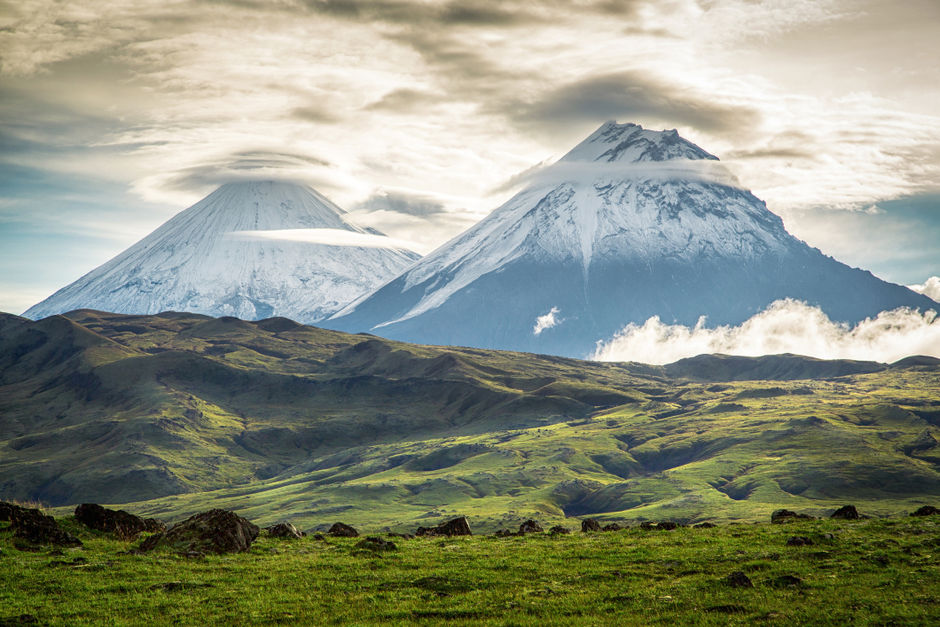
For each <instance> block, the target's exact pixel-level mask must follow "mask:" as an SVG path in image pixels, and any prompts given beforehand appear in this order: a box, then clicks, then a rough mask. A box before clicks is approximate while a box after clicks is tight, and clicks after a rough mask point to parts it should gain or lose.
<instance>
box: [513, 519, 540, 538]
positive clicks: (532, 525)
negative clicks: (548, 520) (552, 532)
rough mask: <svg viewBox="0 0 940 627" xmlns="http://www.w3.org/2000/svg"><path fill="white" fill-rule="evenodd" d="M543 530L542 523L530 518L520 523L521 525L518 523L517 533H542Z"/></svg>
mask: <svg viewBox="0 0 940 627" xmlns="http://www.w3.org/2000/svg"><path fill="white" fill-rule="evenodd" d="M543 531H545V530H544V529H542V525H540V524H538V523H537V522H536V521H534V520H532V519H531V518H530V519H529V520H527V521H525V522H524V523H522V524H521V525H519V535H523V534H526V533H542V532H543Z"/></svg>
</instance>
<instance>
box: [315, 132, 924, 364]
mask: <svg viewBox="0 0 940 627" xmlns="http://www.w3.org/2000/svg"><path fill="white" fill-rule="evenodd" d="M784 297H791V298H796V299H800V300H805V301H808V302H809V303H811V304H816V305H819V306H821V307H822V308H823V310H824V311H826V313H827V314H829V315H830V317H832V318H833V319H836V320H845V321H856V320H860V319H862V318H864V317H867V316H872V315H875V314H876V313H877V312H879V311H882V310H884V309H891V308H895V307H898V306H902V305H906V306H911V307H920V308H927V307H929V303H930V301H929V300H928V299H926V298H925V297H923V296H920V295H918V294H915V293H914V292H912V291H910V290H908V289H907V288H904V287H901V286H898V285H893V284H890V283H886V282H884V281H882V280H880V279H878V278H876V277H874V276H872V275H871V274H870V273H868V272H865V271H862V270H858V269H853V268H850V267H848V266H846V265H844V264H842V263H839V262H837V261H835V260H834V259H832V258H830V257H827V256H825V255H823V254H822V253H820V252H819V251H818V250H816V249H813V248H810V247H809V246H807V245H806V244H804V243H803V242H801V241H799V240H797V239H796V238H794V237H793V236H791V235H790V234H789V233H787V231H786V230H785V229H784V226H783V222H782V221H781V219H780V218H779V217H778V216H776V215H775V214H773V213H772V212H770V211H769V210H768V209H767V207H766V206H765V204H764V203H763V202H762V201H761V200H759V199H758V198H756V197H755V196H754V195H752V194H751V193H750V192H748V191H746V190H743V189H741V188H740V187H739V186H738V185H737V183H736V181H734V179H733V177H731V175H730V174H728V173H727V172H726V171H724V170H723V169H722V168H721V165H720V164H719V163H718V160H717V158H716V157H714V156H713V155H710V154H709V153H707V152H705V151H704V150H702V149H701V148H699V147H698V146H696V145H694V144H692V143H690V142H688V141H686V140H685V139H683V138H682V137H680V136H679V135H678V133H677V132H676V131H675V130H672V131H661V132H657V131H650V130H646V129H643V128H642V127H640V126H637V125H634V124H616V123H614V122H608V123H606V124H604V125H603V126H601V127H600V128H599V129H598V130H597V131H595V132H594V133H593V134H591V135H590V136H589V137H588V138H587V139H585V140H584V141H583V142H582V143H580V144H579V145H578V146H576V147H575V148H574V149H573V150H571V152H569V153H568V154H567V155H565V156H564V157H563V158H562V159H561V160H560V161H558V162H557V163H555V164H554V165H552V166H550V167H548V168H546V169H545V170H543V171H542V172H539V173H537V174H535V175H534V176H533V177H532V180H531V181H530V183H529V185H528V187H526V188H525V189H524V190H523V191H521V192H520V193H518V194H517V195H516V196H514V197H513V198H512V199H510V200H509V201H508V202H507V203H505V204H504V205H502V206H501V207H499V208H498V209H496V210H495V211H494V212H493V213H491V214H490V215H489V216H488V217H487V218H486V219H484V220H483V221H481V222H480V223H479V224H477V225H476V226H474V227H472V228H471V229H469V230H468V231H466V232H464V233H463V234H461V235H459V236H458V237H456V238H454V239H452V240H451V241H449V242H447V243H446V244H444V245H443V246H441V247H440V248H438V249H437V250H435V251H434V252H432V253H431V254H429V255H428V256H426V257H425V258H423V259H422V260H421V261H420V262H418V263H416V264H415V265H414V266H413V267H412V268H411V269H409V270H407V271H406V272H405V273H404V274H402V275H401V276H400V277H398V278H397V279H395V280H394V281H391V282H390V283H388V284H387V285H385V286H383V287H382V288H380V289H379V290H377V291H376V292H375V293H373V294H371V295H369V296H366V297H363V298H362V299H360V300H359V301H357V302H355V303H353V304H352V305H350V306H348V307H346V308H345V309H343V310H342V311H340V312H339V313H338V314H336V315H334V316H333V317H332V318H331V319H329V320H327V321H324V322H323V323H321V324H324V325H326V326H329V327H332V328H336V329H340V330H347V331H371V332H374V333H378V334H380V335H383V336H385V337H389V338H393V339H400V340H406V341H414V342H421V343H427V344H458V345H469V346H478V347H484V348H501V349H515V350H526V351H535V352H543V353H553V354H560V355H570V356H574V357H584V356H586V355H589V354H590V353H591V352H592V351H593V350H594V348H595V346H596V343H597V342H598V341H600V340H606V339H608V338H610V337H611V336H612V335H613V334H614V333H616V332H617V331H619V330H620V329H622V328H623V327H624V325H626V324H627V323H630V322H643V321H645V320H647V319H648V318H650V317H651V316H660V318H661V319H662V320H663V321H665V322H678V323H682V324H687V325H692V324H695V322H696V321H697V320H698V319H699V317H700V316H703V315H704V316H707V320H708V322H709V324H730V323H739V322H742V321H743V320H745V319H747V318H749V317H750V316H752V315H753V314H755V313H757V312H758V311H760V310H761V309H763V308H764V307H766V306H767V305H769V304H770V303H771V302H773V301H774V300H777V299H779V298H784Z"/></svg>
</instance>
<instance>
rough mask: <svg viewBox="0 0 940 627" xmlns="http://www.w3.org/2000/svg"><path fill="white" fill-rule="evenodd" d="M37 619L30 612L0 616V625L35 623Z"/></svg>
mask: <svg viewBox="0 0 940 627" xmlns="http://www.w3.org/2000/svg"><path fill="white" fill-rule="evenodd" d="M38 622H39V619H38V618H36V617H35V616H33V615H32V614H20V615H19V616H4V617H0V625H35V624H36V623H38Z"/></svg>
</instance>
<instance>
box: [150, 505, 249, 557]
mask: <svg viewBox="0 0 940 627" xmlns="http://www.w3.org/2000/svg"><path fill="white" fill-rule="evenodd" d="M260 531H261V530H260V529H259V528H258V527H257V525H254V524H252V523H251V522H249V521H248V520H246V519H244V518H242V517H241V516H239V515H237V514H236V513H235V512H230V511H228V510H224V509H212V510H209V511H208V512H202V513H201V514H196V515H194V516H190V517H189V518H187V519H186V520H184V521H183V522H181V523H178V524H176V525H173V527H171V528H170V529H169V530H167V531H164V532H161V533H157V534H154V535H152V536H150V537H149V538H147V539H146V540H144V541H143V542H141V543H140V545H139V546H138V547H137V550H138V551H140V552H146V551H151V550H153V549H156V548H158V547H161V548H168V549H172V550H175V551H177V552H179V553H182V554H184V555H187V556H190V555H191V556H193V557H198V556H200V555H201V554H202V553H241V552H243V551H247V550H248V549H249V548H251V543H252V542H254V541H255V538H257V537H258V534H259V533H260Z"/></svg>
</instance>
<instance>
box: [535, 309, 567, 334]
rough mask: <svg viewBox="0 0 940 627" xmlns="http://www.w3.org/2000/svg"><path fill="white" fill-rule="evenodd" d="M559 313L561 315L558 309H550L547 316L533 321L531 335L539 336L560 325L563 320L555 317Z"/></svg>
mask: <svg viewBox="0 0 940 627" xmlns="http://www.w3.org/2000/svg"><path fill="white" fill-rule="evenodd" d="M559 313H561V310H559V309H558V307H552V308H551V309H550V310H549V312H548V313H547V314H545V315H542V316H538V317H537V318H536V319H535V326H534V327H532V334H533V335H541V333H542V331H544V330H546V329H551V328H552V327H557V326H558V325H559V324H561V322H562V321H563V318H557V317H556V316H557V315H558V314H559Z"/></svg>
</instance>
